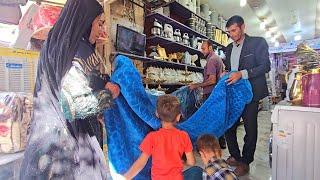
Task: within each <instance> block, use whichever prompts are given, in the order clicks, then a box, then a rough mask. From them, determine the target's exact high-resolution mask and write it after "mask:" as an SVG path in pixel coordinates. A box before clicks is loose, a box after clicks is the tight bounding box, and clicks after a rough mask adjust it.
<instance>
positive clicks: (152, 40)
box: [147, 36, 202, 55]
mask: <svg viewBox="0 0 320 180" xmlns="http://www.w3.org/2000/svg"><path fill="white" fill-rule="evenodd" d="M147 43H148V44H149V45H154V46H156V45H158V44H159V45H160V46H161V47H168V46H167V45H169V46H170V50H171V51H175V52H186V51H188V52H189V53H190V54H191V55H193V54H198V55H201V54H202V53H201V51H199V50H198V49H195V48H192V47H190V46H186V45H184V44H182V43H178V42H174V41H172V40H169V39H166V38H164V37H160V36H151V37H149V38H147Z"/></svg>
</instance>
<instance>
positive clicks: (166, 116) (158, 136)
mask: <svg viewBox="0 0 320 180" xmlns="http://www.w3.org/2000/svg"><path fill="white" fill-rule="evenodd" d="M156 115H157V117H158V118H159V119H160V121H161V128H160V129H159V130H157V131H153V132H150V133H149V134H148V135H147V136H146V137H145V138H144V140H143V141H142V143H141V144H140V150H141V155H140V157H139V158H138V159H137V160H136V161H135V162H134V164H133V165H132V166H131V168H130V169H129V171H128V172H126V173H125V174H124V177H125V178H126V179H132V178H134V177H135V176H136V175H137V174H138V173H139V172H140V171H141V170H142V169H143V168H144V166H145V165H146V163H147V161H148V159H149V157H150V156H152V167H151V177H152V179H153V180H168V179H170V180H183V175H182V170H183V163H182V159H181V157H182V155H183V154H184V153H185V154H186V157H187V161H186V163H187V165H190V166H193V165H194V164H195V158H194V156H193V152H192V144H191V140H190V137H189V135H188V134H187V133H186V132H184V131H181V130H179V129H176V128H175V124H176V123H177V122H178V121H179V119H180V116H181V114H180V103H179V100H178V98H176V97H174V96H172V95H163V96H160V97H159V98H158V102H157V112H156Z"/></svg>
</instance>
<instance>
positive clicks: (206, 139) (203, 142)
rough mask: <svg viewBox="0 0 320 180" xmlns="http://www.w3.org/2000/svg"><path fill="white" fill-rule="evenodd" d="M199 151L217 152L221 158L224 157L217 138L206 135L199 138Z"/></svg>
mask: <svg viewBox="0 0 320 180" xmlns="http://www.w3.org/2000/svg"><path fill="white" fill-rule="evenodd" d="M196 145H197V149H198V151H207V152H211V151H212V152H215V153H217V154H218V155H219V156H220V157H221V156H222V152H221V148H220V145H219V142H218V140H217V138H216V137H214V136H212V135H210V134H204V135H201V136H200V137H198V139H197V142H196Z"/></svg>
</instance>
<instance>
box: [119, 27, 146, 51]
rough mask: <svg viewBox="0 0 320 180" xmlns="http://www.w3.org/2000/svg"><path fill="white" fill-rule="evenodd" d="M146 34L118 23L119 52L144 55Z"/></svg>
mask: <svg viewBox="0 0 320 180" xmlns="http://www.w3.org/2000/svg"><path fill="white" fill-rule="evenodd" d="M145 47H146V35H145V34H141V33H139V32H136V31H134V30H132V29H129V28H127V27H124V26H121V25H119V24H118V25H117V37H116V50H117V51H119V52H124V53H129V54H134V55H139V56H144V51H145Z"/></svg>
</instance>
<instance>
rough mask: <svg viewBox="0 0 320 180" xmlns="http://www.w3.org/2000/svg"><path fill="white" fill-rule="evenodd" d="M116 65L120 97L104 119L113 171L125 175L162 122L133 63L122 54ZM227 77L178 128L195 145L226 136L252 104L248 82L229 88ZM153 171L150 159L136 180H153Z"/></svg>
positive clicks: (239, 82)
mask: <svg viewBox="0 0 320 180" xmlns="http://www.w3.org/2000/svg"><path fill="white" fill-rule="evenodd" d="M113 66H114V73H113V74H112V76H111V81H113V82H115V83H117V84H118V85H119V86H120V88H121V95H120V96H119V97H118V98H117V99H116V100H115V102H114V106H113V107H112V108H110V109H108V110H106V111H105V114H104V116H105V121H106V122H105V125H106V130H107V143H108V159H109V164H110V165H111V167H110V168H111V169H114V170H115V171H116V172H117V173H120V174H123V173H125V172H126V171H127V170H128V169H129V168H130V166H131V165H132V164H133V162H134V161H135V160H136V159H137V158H138V157H139V155H140V150H139V145H140V143H141V141H142V140H143V138H144V137H145V136H146V134H147V133H148V132H150V131H153V130H157V129H158V128H159V127H160V121H159V120H158V119H157V117H156V116H155V109H156V107H155V104H156V103H155V101H156V100H157V98H155V97H151V98H150V95H148V94H147V93H146V91H145V89H144V86H143V84H142V79H141V76H140V74H139V72H138V71H137V70H136V68H135V67H134V65H133V63H132V61H131V60H130V59H129V58H127V57H125V56H121V55H120V56H117V57H116V58H115V61H114V64H113ZM227 78H228V75H225V76H223V77H222V78H221V79H220V80H219V82H218V83H217V85H216V87H215V88H214V90H213V92H212V93H211V96H210V97H209V98H208V99H207V100H206V101H205V102H204V104H203V105H202V106H201V107H200V108H199V109H198V110H197V111H196V112H195V113H193V114H192V115H191V116H190V117H189V118H188V119H186V120H185V121H183V122H182V123H179V124H178V128H179V129H182V130H184V131H186V132H188V134H189V136H190V138H191V140H192V141H193V142H195V140H196V139H197V137H198V136H199V135H201V134H207V133H209V134H212V135H215V136H217V137H219V136H221V135H223V134H224V133H225V131H226V130H227V129H228V128H230V127H231V126H232V125H233V124H234V123H235V122H236V121H237V120H238V119H239V117H240V115H241V113H242V111H243V109H244V107H245V105H246V104H248V103H249V102H251V99H252V91H251V86H250V83H249V81H248V80H243V79H242V80H240V81H238V82H237V83H235V84H233V85H227V83H226V82H225V80H226V79H227ZM186 89H187V88H186ZM185 91H186V90H185ZM187 93H190V92H187ZM190 97H191V96H190ZM150 170H151V162H150V160H149V162H148V164H147V165H146V167H145V168H144V169H143V170H142V171H141V172H140V173H139V174H138V175H137V176H136V178H135V179H150V175H151V173H150Z"/></svg>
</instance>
